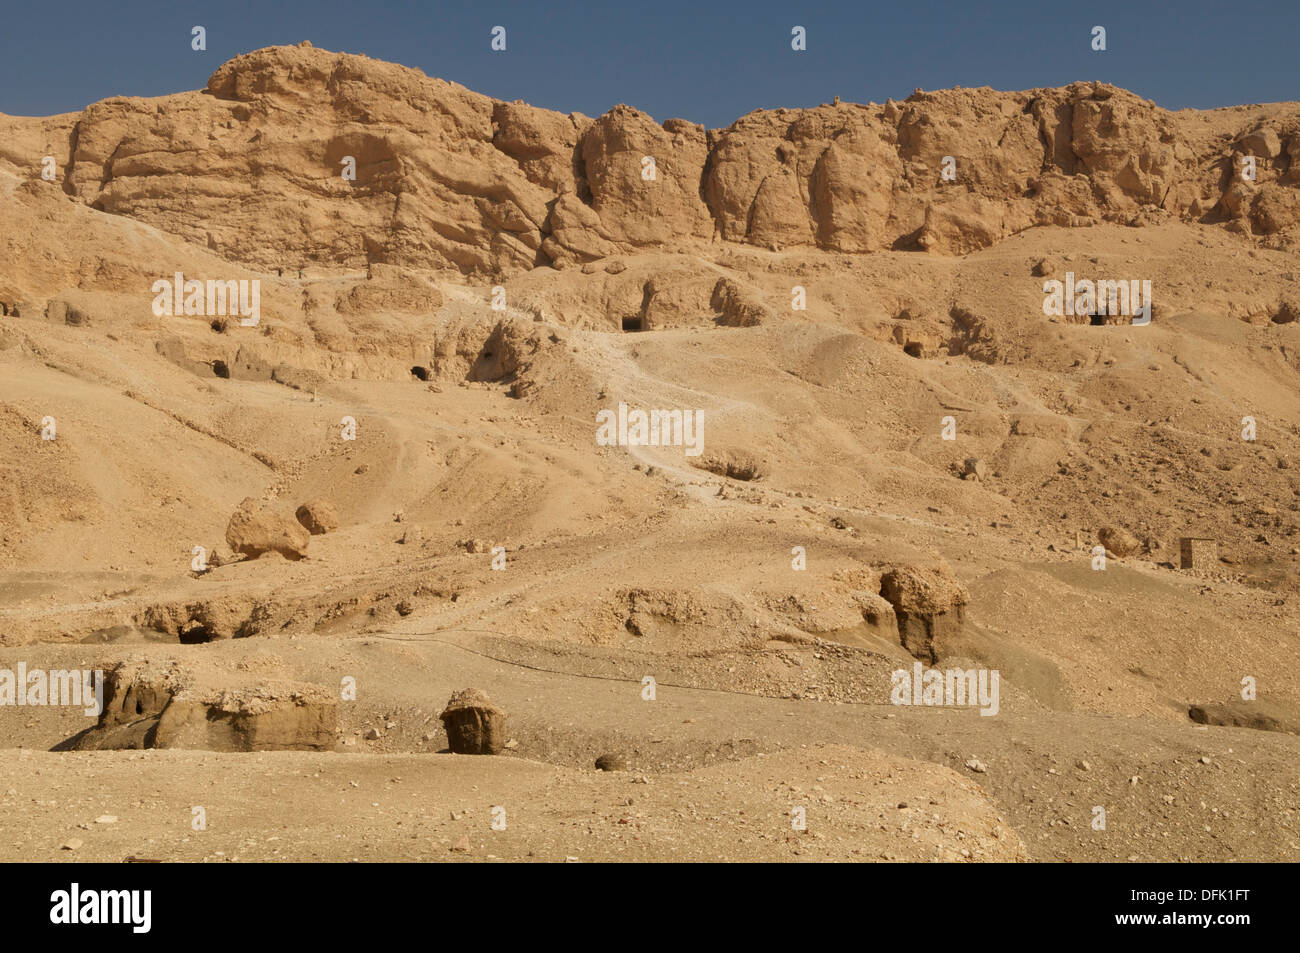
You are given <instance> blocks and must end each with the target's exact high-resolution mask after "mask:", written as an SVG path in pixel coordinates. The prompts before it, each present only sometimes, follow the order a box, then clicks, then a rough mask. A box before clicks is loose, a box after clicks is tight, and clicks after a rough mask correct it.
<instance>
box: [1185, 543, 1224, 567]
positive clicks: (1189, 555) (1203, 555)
mask: <svg viewBox="0 0 1300 953" xmlns="http://www.w3.org/2000/svg"><path fill="white" fill-rule="evenodd" d="M1178 550H1179V556H1180V561H1179V565H1180V566H1181V567H1182V568H1183V569H1197V570H1200V569H1214V568H1215V567H1217V566H1218V564H1219V544H1218V543H1217V542H1216V541H1215V540H1214V539H1212V538H1211V537H1209V536H1184V537H1182V538H1181V539H1180V540H1179V541H1178Z"/></svg>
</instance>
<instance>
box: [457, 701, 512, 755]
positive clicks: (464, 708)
mask: <svg viewBox="0 0 1300 953" xmlns="http://www.w3.org/2000/svg"><path fill="white" fill-rule="evenodd" d="M441 718H442V724H443V727H444V728H446V729H447V744H448V747H450V748H451V750H452V752H453V753H455V754H500V753H501V752H502V750H504V748H505V746H506V740H507V739H506V718H507V715H506V713H505V712H504V711H502V710H501V709H500V708H498V707H497V706H496V705H494V704H493V703H492V700H491V699H490V698H488V697H487V694H486V693H485V692H483V691H480V690H479V689H477V688H467V689H464V690H463V691H459V692H457V693H456V694H454V695H452V696H451V698H450V699H449V700H448V702H447V707H446V708H445V709H443V712H442V715H441Z"/></svg>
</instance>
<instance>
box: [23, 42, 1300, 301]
mask: <svg viewBox="0 0 1300 953" xmlns="http://www.w3.org/2000/svg"><path fill="white" fill-rule="evenodd" d="M38 124H39V125H38ZM45 150H53V151H54V153H55V156H56V159H57V163H58V168H59V169H60V170H63V178H62V180H61V182H60V185H61V187H62V188H63V190H64V191H65V192H67V193H69V194H71V195H72V196H74V197H75V198H77V199H78V200H80V201H82V202H84V203H86V204H88V205H91V206H93V207H94V208H97V209H101V210H103V211H106V212H111V213H114V214H120V215H129V216H131V217H133V218H136V219H138V220H140V221H143V222H147V223H149V224H152V225H156V226H157V227H159V228H161V229H163V230H164V231H167V232H170V233H172V234H175V235H180V236H182V237H184V238H185V239H187V240H188V241H190V242H192V243H194V244H196V245H200V246H202V247H205V248H208V249H210V250H212V251H215V252H217V253H218V254H220V255H222V256H223V257H225V258H227V259H228V260H233V261H240V262H244V263H245V264H248V265H250V266H257V267H261V268H264V269H277V268H278V269H288V270H289V271H290V272H292V270H293V269H296V268H298V267H301V266H302V265H303V264H304V263H311V262H321V263H329V264H332V265H338V266H346V267H361V266H365V265H374V264H380V263H389V264H396V265H408V266H413V267H415V266H418V267H420V268H428V267H430V266H433V267H438V268H443V269H446V270H448V271H458V272H461V273H463V274H466V275H505V274H510V273H517V272H519V271H523V270H527V269H531V268H533V267H536V266H538V265H551V266H555V267H567V266H569V265H573V264H580V263H583V262H590V261H593V260H595V259H598V258H603V257H606V256H609V255H611V254H614V253H616V252H619V251H635V250H644V249H653V248H656V247H662V246H668V245H672V246H673V247H678V248H679V247H682V246H684V245H688V244H690V243H692V242H697V243H700V242H708V241H719V240H720V241H723V242H738V243H747V244H751V245H756V246H760V247H765V248H772V249H781V248H792V247H809V248H819V249H823V250H826V251H833V252H842V253H861V252H870V251H877V250H882V249H891V248H896V249H912V250H918V251H924V252H928V253H932V254H943V255H961V254H965V253H967V252H970V251H973V250H975V249H979V248H984V247H987V246H989V245H992V244H994V243H996V242H998V241H999V240H1001V239H1002V238H1004V237H1006V236H1008V235H1011V234H1013V233H1015V232H1018V231H1022V230H1024V229H1026V228H1029V227H1031V226H1033V225H1046V224H1052V225H1061V226H1067V227H1069V226H1081V225H1090V224H1094V223H1096V222H1099V221H1110V222H1118V223H1123V224H1133V225H1141V224H1145V223H1148V222H1152V221H1159V220H1161V218H1162V217H1164V218H1168V217H1176V218H1179V219H1182V220H1184V221H1198V222H1205V223H1212V224H1213V223H1218V224H1222V225H1224V226H1226V227H1228V228H1229V229H1230V230H1232V231H1234V232H1236V233H1237V234H1239V235H1242V236H1244V237H1253V238H1257V239H1259V240H1261V241H1263V242H1264V243H1266V244H1271V245H1273V246H1276V247H1281V246H1282V245H1283V244H1286V243H1294V242H1295V241H1296V240H1297V239H1300V162H1297V161H1296V160H1297V159H1298V158H1300V107H1296V106H1295V105H1294V104H1289V105H1286V106H1282V107H1278V108H1276V109H1272V110H1270V111H1268V112H1260V111H1256V112H1251V111H1249V110H1245V109H1243V110H1236V111H1233V110H1223V111H1218V112H1216V113H1194V111H1191V110H1188V111H1185V113H1171V112H1168V111H1166V110H1164V109H1161V108H1159V107H1158V106H1156V105H1155V104H1154V103H1152V102H1149V101H1147V100H1144V99H1141V98H1139V97H1138V96H1135V95H1133V94H1132V93H1129V92H1126V91H1124V90H1122V89H1118V88H1116V87H1114V86H1110V85H1106V84H1101V83H1090V82H1079V83H1073V84H1071V85H1070V86H1066V87H1063V88H1056V89H1035V90H1026V91H1023V92H997V91H994V90H991V89H988V88H983V89H953V90H942V91H937V92H921V91H919V90H918V91H917V92H915V93H914V94H913V95H912V96H910V97H908V99H907V100H905V101H903V102H895V101H892V100H891V101H889V102H887V103H885V104H884V105H875V104H866V105H861V104H851V103H839V102H836V103H834V104H826V105H822V106H818V107H815V108H812V109H776V110H758V111H756V112H753V113H750V114H749V115H747V116H744V117H742V118H741V119H738V120H737V121H736V122H734V123H732V124H731V126H729V127H728V128H726V129H719V130H706V129H705V128H704V127H702V126H699V125H696V124H693V123H690V122H687V121H685V120H682V119H669V120H667V121H665V122H663V123H658V122H655V121H654V120H653V119H652V118H651V117H650V116H648V115H646V114H645V113H643V112H641V111H639V110H637V109H634V108H632V107H630V106H624V105H620V106H616V107H614V108H613V109H611V110H610V111H609V112H607V113H606V114H605V115H603V116H600V117H599V118H597V119H595V120H592V119H590V118H588V117H586V116H583V115H581V114H578V113H572V114H569V115H564V114H561V113H557V112H552V111H549V110H545V109H538V108H535V107H532V106H529V105H527V104H524V103H519V102H516V103H505V102H500V101H497V100H493V99H491V98H489V97H487V96H483V95H480V94H478V93H474V92H471V91H470V90H468V89H465V88H464V87H462V86H459V85H457V84H455V83H449V82H445V81H443V80H439V79H433V78H430V77H428V76H425V75H424V74H423V73H422V72H420V71H419V70H415V69H408V68H405V67H402V66H397V65H394V64H390V63H384V62H381V61H377V60H373V59H370V58H368V57H365V56H355V55H349V54H343V53H331V52H327V51H325V50H320V49H315V48H312V47H270V48H267V49H262V50H257V51H254V52H252V53H247V54H244V55H242V56H238V57H235V58H234V59H232V60H230V61H229V62H227V63H225V64H224V65H222V66H221V67H220V68H219V69H218V70H217V71H216V72H215V73H213V74H212V77H211V78H210V79H209V80H208V84H207V87H206V89H204V90H203V91H202V92H201V93H182V94H177V95H173V96H167V97H162V98H159V99H152V100H147V99H139V98H131V97H116V98H113V99H107V100H104V101H102V102H99V103H95V104H94V105H92V106H90V107H88V108H87V109H85V110H83V111H82V112H81V113H74V114H70V115H69V116H66V117H56V118H55V119H50V120H28V119H19V118H11V117H0V166H3V167H7V168H12V169H13V170H14V171H16V172H18V173H19V174H20V175H23V176H26V177H31V176H35V175H39V164H40V159H41V156H42V155H43V154H44V153H45ZM60 150H62V151H63V154H62V155H60V154H58V153H59V152H60ZM1247 157H1249V158H1250V159H1251V160H1252V161H1253V165H1254V173H1253V174H1254V178H1253V179H1252V178H1249V177H1247V176H1245V175H1243V174H1241V169H1242V160H1243V159H1245V158H1247ZM353 170H355V178H350V177H345V173H349V174H350V173H351V172H352V171H353ZM253 206H256V207H258V208H259V210H260V212H261V218H260V220H259V221H260V222H262V223H263V225H264V227H260V228H258V229H256V230H253V231H250V230H249V229H247V228H246V227H245V223H244V219H243V213H242V210H243V209H246V208H249V207H253ZM376 295H381V297H382V296H383V294H381V291H380V290H379V289H377V288H374V287H370V288H367V287H365V286H359V287H358V288H357V289H353V291H351V292H348V293H346V294H344V295H343V297H342V299H341V301H340V303H339V307H340V310H348V309H354V310H362V309H365V308H367V307H373V306H376V302H375V301H373V300H372V299H373V298H374V296H376ZM381 303H382V302H381ZM395 304H396V305H397V306H399V307H404V308H410V307H418V308H425V307H428V302H427V301H422V300H410V301H402V302H395Z"/></svg>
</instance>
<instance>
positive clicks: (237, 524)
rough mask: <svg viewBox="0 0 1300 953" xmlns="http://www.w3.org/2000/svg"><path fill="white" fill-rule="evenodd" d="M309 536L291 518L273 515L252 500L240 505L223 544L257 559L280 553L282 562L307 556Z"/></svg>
mask: <svg viewBox="0 0 1300 953" xmlns="http://www.w3.org/2000/svg"><path fill="white" fill-rule="evenodd" d="M310 542H311V534H310V533H309V532H308V531H307V528H306V527H305V526H304V525H303V524H302V523H300V522H299V521H298V520H296V519H294V518H293V517H290V516H286V515H284V514H283V513H279V512H276V511H275V510H273V509H271V508H270V507H268V506H265V505H263V504H262V503H259V502H258V501H257V500H254V499H253V498H252V497H249V498H248V499H245V500H244V502H242V503H240V504H239V509H237V510H235V512H234V514H233V515H232V516H231V517H230V523H229V524H228V525H227V526H226V543H227V545H229V546H230V548H231V549H233V550H234V551H235V552H237V553H241V554H243V555H244V556H247V557H249V558H250V559H256V558H257V557H259V556H262V555H265V554H266V553H279V554H280V555H281V556H283V557H284V558H285V559H295V560H296V559H302V558H303V557H304V556H306V555H307V544H308V543H310Z"/></svg>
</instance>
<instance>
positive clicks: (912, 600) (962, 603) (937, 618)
mask: <svg viewBox="0 0 1300 953" xmlns="http://www.w3.org/2000/svg"><path fill="white" fill-rule="evenodd" d="M880 595H881V596H882V597H883V598H884V599H885V601H886V602H888V603H889V604H890V605H892V606H893V607H894V615H895V616H896V617H897V619H898V636H899V641H900V642H901V643H902V645H903V648H905V649H907V651H908V652H910V653H911V654H912V655H913V656H914V657H915V658H918V659H920V660H921V661H922V662H925V663H926V664H928V665H933V664H935V663H936V662H937V661H938V660H939V649H940V648H941V645H940V643H942V642H943V641H945V640H946V639H954V638H956V637H958V636H959V635H960V634H961V629H962V626H963V625H965V622H966V604H967V603H968V602H969V601H970V597H969V595H968V594H967V592H966V589H965V587H964V586H962V584H961V583H960V582H958V581H957V579H956V578H955V577H954V576H953V574H952V571H951V570H950V569H948V567H947V566H946V565H944V564H942V563H939V564H937V565H934V566H895V567H892V568H888V569H886V570H885V571H884V572H883V573H882V574H881V577H880Z"/></svg>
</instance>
